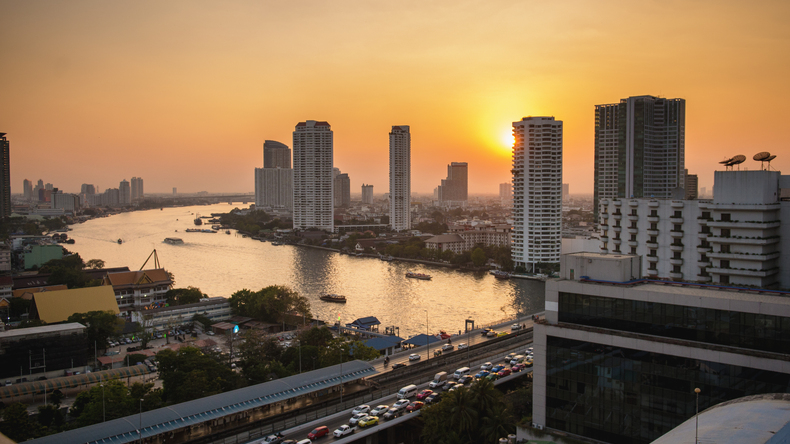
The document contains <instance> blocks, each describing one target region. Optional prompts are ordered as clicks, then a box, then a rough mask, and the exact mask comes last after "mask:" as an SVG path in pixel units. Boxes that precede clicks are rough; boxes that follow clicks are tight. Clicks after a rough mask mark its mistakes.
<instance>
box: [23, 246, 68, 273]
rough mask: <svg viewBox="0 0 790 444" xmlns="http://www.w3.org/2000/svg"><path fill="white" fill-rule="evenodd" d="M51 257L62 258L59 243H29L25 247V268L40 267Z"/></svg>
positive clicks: (51, 258)
mask: <svg viewBox="0 0 790 444" xmlns="http://www.w3.org/2000/svg"><path fill="white" fill-rule="evenodd" d="M53 259H63V247H61V246H60V245H30V246H29V247H26V248H25V270H30V269H32V268H40V267H41V266H42V265H44V264H46V263H47V262H49V261H51V260H53Z"/></svg>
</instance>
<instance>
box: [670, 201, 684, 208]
mask: <svg viewBox="0 0 790 444" xmlns="http://www.w3.org/2000/svg"><path fill="white" fill-rule="evenodd" d="M670 205H671V206H672V208H683V201H680V200H673V201H672V203H671V204H670Z"/></svg>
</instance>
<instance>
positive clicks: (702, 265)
mask: <svg viewBox="0 0 790 444" xmlns="http://www.w3.org/2000/svg"><path fill="white" fill-rule="evenodd" d="M697 265H699V266H700V267H710V266H711V263H710V259H706V260H704V261H699V262H697Z"/></svg>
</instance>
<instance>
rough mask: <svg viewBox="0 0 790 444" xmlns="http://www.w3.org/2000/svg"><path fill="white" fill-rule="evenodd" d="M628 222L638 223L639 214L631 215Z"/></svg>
mask: <svg viewBox="0 0 790 444" xmlns="http://www.w3.org/2000/svg"><path fill="white" fill-rule="evenodd" d="M628 220H630V221H631V222H636V221H638V220H639V215H637V214H629V215H628Z"/></svg>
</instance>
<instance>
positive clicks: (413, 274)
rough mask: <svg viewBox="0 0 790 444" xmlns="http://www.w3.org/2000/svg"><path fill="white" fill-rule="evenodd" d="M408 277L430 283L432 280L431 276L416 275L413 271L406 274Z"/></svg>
mask: <svg viewBox="0 0 790 444" xmlns="http://www.w3.org/2000/svg"><path fill="white" fill-rule="evenodd" d="M406 277H407V278H412V279H422V280H424V281H430V280H431V275H429V274H424V273H414V272H413V271H409V272H407V273H406Z"/></svg>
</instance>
